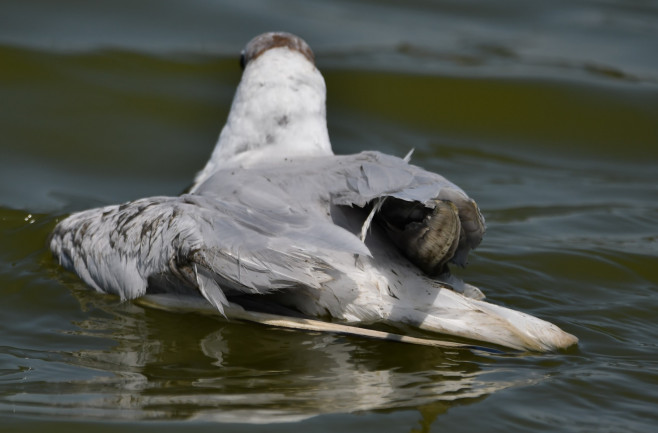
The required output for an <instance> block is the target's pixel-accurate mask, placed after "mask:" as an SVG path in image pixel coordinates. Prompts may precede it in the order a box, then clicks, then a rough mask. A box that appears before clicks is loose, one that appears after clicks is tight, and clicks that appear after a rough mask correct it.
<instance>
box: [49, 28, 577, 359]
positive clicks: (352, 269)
mask: <svg viewBox="0 0 658 433" xmlns="http://www.w3.org/2000/svg"><path fill="white" fill-rule="evenodd" d="M241 65H242V68H243V74H242V78H241V81H240V83H239V85H238V87H237V90H236V93H235V96H234V99H233V103H232V106H231V110H230V113H229V115H228V119H227V121H226V124H225V126H224V128H223V129H222V131H221V134H220V136H219V140H218V142H217V144H216V146H215V148H214V150H213V152H212V155H211V157H210V159H209V161H208V162H207V164H206V165H205V167H204V168H203V169H202V170H201V171H200V172H199V173H198V174H197V176H196V178H195V180H194V183H193V185H192V186H191V188H190V189H189V190H188V192H187V193H185V194H182V195H180V196H177V197H168V196H156V197H150V198H144V199H139V200H135V201H131V202H128V203H124V204H120V205H112V206H106V207H103V208H98V209H91V210H86V211H82V212H79V213H74V214H72V215H70V216H68V217H67V218H65V219H64V220H62V221H60V222H59V223H58V224H57V226H56V227H55V228H54V230H53V232H52V234H51V236H50V248H51V250H52V252H53V254H54V256H55V257H56V259H57V260H58V261H59V263H60V264H61V265H62V266H63V267H64V268H66V269H69V270H72V271H74V272H75V273H77V274H78V275H79V277H80V278H81V279H82V280H83V281H84V282H85V283H86V284H87V285H89V286H90V287H92V288H93V289H95V290H97V291H99V292H104V293H111V294H115V295H118V296H119V297H120V298H121V299H122V300H135V299H141V302H143V303H144V304H145V305H150V306H155V307H161V308H167V309H173V310H177V311H185V310H187V309H191V310H199V311H211V312H214V313H216V314H222V315H224V316H225V317H226V318H228V319H229V320H231V319H237V320H250V321H254V322H259V323H264V324H267V325H272V326H283V327H292V328H298V329H311V330H316V331H329V332H339V333H341V332H342V333H348V334H356V335H365V336H370V337H373V338H386V339H392V340H398V341H406V342H410V343H417V344H429V345H436V346H443V347H461V345H465V344H466V343H456V342H452V343H451V342H447V341H441V340H440V339H438V338H437V339H434V338H419V337H413V336H409V335H400V334H394V333H389V332H382V331H377V330H373V329H367V328H366V326H367V325H373V324H385V325H390V326H392V327H395V328H396V329H400V330H401V333H403V334H404V333H408V332H407V331H408V330H410V329H413V328H416V329H419V330H423V331H429V332H430V333H433V334H444V335H450V336H456V337H462V338H466V339H471V340H477V341H480V342H485V343H492V344H495V345H500V346H504V347H507V348H511V349H517V350H531V351H552V350H556V349H563V348H566V347H569V346H571V345H573V344H576V343H577V341H578V340H577V338H576V337H574V336H573V335H570V334H568V333H566V332H564V331H562V330H561V329H560V328H558V327H557V326H555V325H553V324H551V323H549V322H546V321H544V320H542V319H539V318H536V317H533V316H530V315H528V314H525V313H522V312H519V311H515V310H512V309H509V308H506V307H503V306H499V305H496V304H493V303H489V302H487V301H485V300H484V295H483V293H482V292H481V291H480V290H479V289H477V288H476V287H474V286H472V285H469V284H467V283H464V282H463V281H461V280H460V279H459V278H457V277H455V276H453V275H452V274H451V273H450V268H449V266H451V265H453V264H454V265H458V266H464V265H465V264H466V261H467V256H468V254H469V252H470V251H471V250H472V249H474V248H476V247H477V246H478V245H479V244H480V241H481V240H482V236H483V235H484V231H485V221H484V218H483V216H482V214H481V212H480V210H479V208H478V206H477V205H476V203H475V201H473V200H472V199H471V198H469V196H468V195H467V194H466V193H465V192H464V191H463V190H462V189H461V188H459V187H458V186H457V185H455V184H454V183H452V182H450V181H449V180H447V179H446V178H444V177H443V176H440V175H438V174H435V173H432V172H429V171H426V170H424V169H422V168H420V167H418V166H415V165H412V164H410V163H409V160H410V157H411V154H409V155H407V157H405V158H399V157H395V156H390V155H386V154H383V153H380V152H377V151H367V152H362V153H358V154H353V155H335V154H334V153H333V151H332V147H331V142H330V140H329V134H328V131H327V122H326V104H325V100H326V86H325V82H324V79H323V77H322V74H321V73H320V71H319V70H318V69H317V67H316V66H315V58H314V54H313V52H312V50H311V48H310V47H309V46H308V44H307V43H306V42H305V41H304V40H302V39H301V38H299V37H297V36H295V35H292V34H289V33H283V32H273V33H265V34H262V35H259V36H257V37H255V38H254V39H252V40H251V41H250V42H249V43H248V44H247V45H246V47H245V49H244V50H243V51H242V55H241ZM468 347H470V346H468Z"/></svg>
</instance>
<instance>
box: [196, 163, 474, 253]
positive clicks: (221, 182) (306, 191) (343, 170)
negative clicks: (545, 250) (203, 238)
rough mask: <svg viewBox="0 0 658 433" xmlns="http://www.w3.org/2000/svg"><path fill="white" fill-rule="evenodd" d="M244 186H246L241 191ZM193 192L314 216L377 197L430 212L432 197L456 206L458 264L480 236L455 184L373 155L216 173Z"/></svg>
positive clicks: (344, 240)
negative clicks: (333, 207)
mask: <svg viewBox="0 0 658 433" xmlns="http://www.w3.org/2000/svg"><path fill="white" fill-rule="evenodd" d="M248 184H250V186H251V188H244V187H243V186H244V185H248ZM197 193H199V194H202V195H207V196H216V197H228V196H231V197H233V198H234V199H235V200H237V201H239V202H240V203H241V204H243V205H245V206H247V207H249V208H252V209H256V210H264V209H271V208H274V207H276V205H277V203H278V204H279V206H282V205H283V204H285V205H287V206H292V207H294V209H297V210H298V211H300V212H303V211H306V212H317V213H322V212H326V209H327V204H328V203H331V204H333V205H346V206H360V207H364V206H366V205H367V204H368V203H372V202H373V201H374V200H376V199H378V198H381V197H394V198H397V199H400V200H404V201H409V202H419V203H422V204H423V205H424V206H426V207H428V208H434V206H435V205H436V204H435V203H436V201H435V200H437V199H439V200H448V201H451V202H453V203H454V204H455V205H456V206H457V209H458V210H459V219H460V221H461V225H462V228H463V230H464V234H463V235H464V236H463V239H461V240H460V245H459V247H458V249H457V252H456V254H455V258H454V261H455V262H456V263H458V264H462V265H463V264H464V263H465V262H466V256H467V255H468V252H469V251H470V250H471V249H473V248H475V247H477V246H478V245H479V244H480V242H481V240H482V237H483V235H484V232H485V222H484V217H483V216H482V214H481V213H480V210H479V209H478V207H477V205H476V203H475V202H474V201H473V200H472V199H471V198H469V197H468V195H467V194H466V193H465V192H464V191H463V190H462V189H461V188H459V187H458V186H457V185H455V184H454V183H452V182H450V181H449V180H447V179H446V178H444V177H443V176H441V175H438V174H436V173H432V172H429V171H426V170H424V169H422V168H420V167H417V166H414V165H411V164H408V163H407V161H405V160H403V159H401V158H397V157H394V156H390V155H385V154H382V153H379V152H373V151H371V152H362V153H359V154H355V155H341V156H330V157H316V158H307V159H299V160H296V161H289V162H288V163H287V165H285V166H283V167H282V166H281V165H280V164H277V165H273V166H271V167H267V166H264V167H259V168H255V169H248V170H241V171H236V172H231V173H230V175H229V173H227V172H225V171H219V172H217V173H215V175H214V176H212V177H210V178H209V179H208V180H207V181H206V182H205V183H204V184H202V185H200V186H199V188H198V189H197ZM263 203H269V206H263ZM325 240H327V241H330V240H328V239H325ZM348 241H349V239H347V238H344V237H343V238H341V239H340V242H339V243H340V244H341V245H345V244H346V243H347V242H348ZM352 248H356V246H355V244H353V245H352Z"/></svg>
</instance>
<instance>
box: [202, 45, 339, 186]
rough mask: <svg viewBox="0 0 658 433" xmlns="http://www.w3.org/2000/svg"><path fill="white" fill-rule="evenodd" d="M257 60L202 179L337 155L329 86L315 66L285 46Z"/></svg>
mask: <svg viewBox="0 0 658 433" xmlns="http://www.w3.org/2000/svg"><path fill="white" fill-rule="evenodd" d="M281 50H283V52H279V53H276V54H277V55H270V54H271V52H270V51H274V50H270V51H268V52H265V53H264V54H263V55H262V56H261V57H259V58H257V59H254V60H253V61H252V62H250V64H249V65H248V67H247V69H246V70H245V71H244V74H243V75H242V80H241V81H240V85H239V86H238V89H237V91H236V94H235V97H234V99H233V105H232V106H231V112H230V113H229V116H228V119H227V121H226V125H225V126H224V129H223V130H222V132H221V134H220V136H219V141H218V142H217V145H216V146H215V150H214V151H213V154H212V156H211V158H210V161H208V164H207V165H206V167H205V168H204V170H203V171H202V172H201V173H199V175H198V176H197V180H196V183H197V184H198V183H200V182H201V181H203V180H204V178H205V177H208V176H209V175H210V174H212V172H214V171H216V170H218V169H221V168H225V167H236V166H242V167H248V166H253V165H255V164H259V163H262V162H267V163H269V162H276V161H283V160H286V159H292V158H295V157H300V156H317V155H331V154H333V153H332V150H331V143H330V141H329V134H328V132H327V121H326V107H325V100H326V87H325V83H324V79H323V78H322V75H321V74H320V72H319V71H318V70H317V69H316V68H315V66H314V65H313V64H312V63H311V62H309V61H308V60H307V59H306V58H305V57H304V56H302V55H301V54H300V53H298V52H294V51H290V50H288V49H287V48H282V49H281Z"/></svg>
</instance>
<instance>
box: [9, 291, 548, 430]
mask: <svg viewBox="0 0 658 433" xmlns="http://www.w3.org/2000/svg"><path fill="white" fill-rule="evenodd" d="M76 295H77V297H78V298H79V299H80V301H81V303H82V305H84V306H86V308H88V309H94V310H95V309H100V310H101V311H102V312H104V313H106V314H100V315H99V314H94V315H93V316H90V317H89V318H88V319H86V320H83V321H80V322H77V323H76V325H77V326H78V327H79V329H78V330H77V331H71V332H72V334H73V335H77V336H80V337H94V338H100V339H109V340H110V341H111V342H112V346H110V347H107V348H103V349H88V350H77V351H74V352H72V353H70V354H67V353H49V354H47V355H46V354H44V353H41V354H39V353H37V352H34V353H31V354H30V356H35V357H42V358H47V360H48V362H56V363H58V364H60V365H61V368H62V372H66V371H67V370H71V369H72V368H73V369H74V370H81V369H83V370H86V371H87V374H86V375H84V377H79V376H78V375H77V373H76V376H78V377H70V374H69V375H66V374H65V375H64V376H65V377H66V376H69V377H66V379H64V380H62V379H63V378H61V379H60V380H59V381H58V384H57V386H53V384H52V383H50V384H49V385H48V386H47V387H44V382H43V380H34V379H32V378H31V376H30V374H29V372H26V371H23V372H20V373H19V372H15V373H17V374H24V377H25V379H24V381H23V383H22V392H21V393H19V394H5V395H4V396H2V403H1V404H2V406H4V407H5V410H6V409H8V408H9V407H11V410H12V411H14V412H18V413H31V412H33V411H38V412H46V413H51V414H53V415H54V414H56V415H58V416H65V417H76V416H83V417H85V418H95V417H98V418H106V419H162V418H170V419H188V418H192V419H201V420H214V421H223V422H248V423H265V422H290V421H297V420H301V419H305V418H309V417H312V416H315V415H318V414H323V413H335V412H341V413H344V412H359V411H370V410H397V409H405V408H418V409H419V410H420V411H421V412H422V413H423V416H424V417H425V418H427V417H430V418H433V417H436V416H438V415H439V414H440V413H442V412H444V411H445V410H447V409H448V408H449V407H450V406H451V405H452V404H455V403H457V404H460V405H462V404H464V403H469V402H474V401H478V400H480V399H482V398H485V397H486V396H488V395H491V394H492V393H495V392H496V391H499V390H502V389H505V388H508V387H511V386H514V385H517V384H528V383H531V382H536V381H538V380H540V378H538V377H534V375H533V374H530V375H527V374H516V375H514V376H509V375H505V374H504V371H503V370H502V369H497V368H495V367H494V368H490V369H487V370H486V371H483V370H482V369H481V368H480V367H479V364H480V363H482V362H485V363H486V362H487V361H486V359H485V358H481V356H479V355H475V354H471V353H465V352H464V351H460V352H456V351H454V352H453V351H451V350H439V349H435V348H425V347H416V346H412V345H402V344H397V343H389V342H384V343H382V342H377V341H370V340H364V339H357V338H348V337H341V336H335V335H326V334H316V333H305V332H296V331H294V332H292V331H285V330H276V329H268V328H264V327H261V326H257V325H248V324H231V323H225V322H221V321H218V320H216V319H214V318H210V317H204V316H199V315H194V314H175V313H166V312H159V311H150V310H143V309H142V308H141V307H138V306H136V305H134V304H131V303H124V304H117V302H116V300H115V299H113V298H111V297H106V296H104V295H98V294H94V293H89V292H87V291H84V290H81V291H79V292H76ZM44 360H45V359H44Z"/></svg>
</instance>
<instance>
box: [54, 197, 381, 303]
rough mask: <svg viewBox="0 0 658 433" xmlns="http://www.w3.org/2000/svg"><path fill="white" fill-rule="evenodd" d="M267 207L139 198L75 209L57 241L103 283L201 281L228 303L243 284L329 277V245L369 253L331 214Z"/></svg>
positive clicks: (128, 291) (263, 287)
mask: <svg viewBox="0 0 658 433" xmlns="http://www.w3.org/2000/svg"><path fill="white" fill-rule="evenodd" d="M265 207H266V208H267V211H263V209H260V211H259V210H258V209H255V210H254V209H249V208H246V207H244V206H240V205H236V204H235V203H231V202H230V201H219V200H215V199H213V198H208V197H203V196H198V195H183V196H181V197H152V198H147V199H141V200H137V201H134V202H129V203H125V204H122V205H117V206H108V207H105V208H99V209H91V210H87V211H84V212H80V213H76V214H73V215H71V216H69V217H68V218H66V219H64V220H63V221H61V222H60V223H59V224H58V225H57V226H56V227H55V229H54V231H53V233H52V235H51V238H50V247H51V250H52V251H53V253H54V255H55V256H56V257H57V258H58V259H59V262H60V263H61V264H62V265H63V266H64V267H66V268H68V269H71V270H74V271H75V272H76V273H77V274H78V275H79V276H80V277H81V278H82V279H83V280H84V281H85V282H86V283H87V284H88V285H90V286H91V287H93V288H94V289H96V290H98V291H101V292H106V293H114V294H117V295H119V296H120V297H121V298H122V299H134V298H137V297H140V296H142V295H144V294H146V292H147V288H148V287H149V285H150V284H156V283H157V284H158V285H163V284H166V285H168V286H169V287H167V288H165V289H163V290H165V291H171V290H182V289H180V287H183V288H184V287H187V288H188V289H189V288H194V289H198V290H199V291H201V293H202V294H203V295H204V296H205V297H206V298H207V299H208V300H209V301H210V302H211V303H212V304H214V305H215V306H216V307H217V308H218V309H219V310H220V311H222V309H223V308H222V305H223V304H226V303H227V301H226V295H229V294H231V293H235V292H240V293H267V292H271V291H274V290H277V289H281V288H290V287H295V286H305V287H316V288H317V287H319V286H320V285H321V284H322V283H323V282H324V281H326V280H327V279H328V278H331V277H330V276H329V275H328V273H329V272H330V270H331V266H329V265H328V264H327V263H326V262H325V260H324V258H326V257H327V255H328V254H329V253H328V251H330V250H333V249H337V248H340V249H342V251H349V252H351V253H354V254H369V251H368V249H367V248H366V247H365V245H363V244H362V243H360V242H358V239H356V238H354V236H353V235H352V234H350V233H348V232H346V231H345V230H343V229H341V228H340V227H337V226H334V225H333V224H330V223H329V222H326V223H324V224H323V223H322V222H321V221H320V222H318V221H314V220H313V219H311V218H309V217H308V216H305V215H299V214H295V213H294V212H291V210H290V209H288V208H280V207H279V208H274V209H272V208H268V207H267V206H265ZM177 287H179V288H178V289H177Z"/></svg>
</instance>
